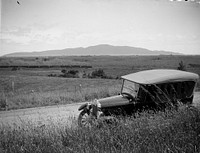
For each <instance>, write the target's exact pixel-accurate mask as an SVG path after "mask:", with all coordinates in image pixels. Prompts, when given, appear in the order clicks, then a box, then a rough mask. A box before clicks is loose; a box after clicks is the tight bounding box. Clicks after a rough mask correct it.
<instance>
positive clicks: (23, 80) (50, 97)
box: [0, 76, 121, 110]
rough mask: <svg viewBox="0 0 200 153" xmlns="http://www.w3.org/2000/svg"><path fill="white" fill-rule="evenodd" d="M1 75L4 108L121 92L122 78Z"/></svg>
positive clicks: (25, 106) (61, 101)
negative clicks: (13, 76) (8, 76)
mask: <svg viewBox="0 0 200 153" xmlns="http://www.w3.org/2000/svg"><path fill="white" fill-rule="evenodd" d="M14 81H15V82H14V83H15V84H14V87H13V86H12V85H13V84H12V79H9V78H7V77H5V78H3V77H2V78H1V83H0V85H1V86H0V91H1V92H0V108H1V110H5V107H6V109H7V110H10V109H21V108H30V107H40V106H50V105H60V104H70V103H77V102H85V101H91V100H94V99H95V98H105V97H109V96H112V95H117V94H118V93H119V92H120V87H121V81H120V80H111V79H75V78H49V77H37V76H16V77H15V80H14Z"/></svg>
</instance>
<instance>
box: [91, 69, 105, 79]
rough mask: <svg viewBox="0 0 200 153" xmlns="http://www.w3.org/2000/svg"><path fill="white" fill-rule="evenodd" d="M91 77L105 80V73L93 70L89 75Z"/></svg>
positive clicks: (101, 70)
mask: <svg viewBox="0 0 200 153" xmlns="http://www.w3.org/2000/svg"><path fill="white" fill-rule="evenodd" d="M91 77H92V78H106V74H105V72H104V71H103V69H97V70H94V71H93V72H92V73H91Z"/></svg>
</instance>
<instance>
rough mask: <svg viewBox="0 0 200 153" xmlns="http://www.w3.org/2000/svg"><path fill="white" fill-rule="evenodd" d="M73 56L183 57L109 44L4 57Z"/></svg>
mask: <svg viewBox="0 0 200 153" xmlns="http://www.w3.org/2000/svg"><path fill="white" fill-rule="evenodd" d="M73 55H82V56H84V55H85V56H86V55H114V56H117V55H181V54H180V53H175V52H169V51H151V50H148V49H144V48H137V47H129V46H112V45H107V44H102V45H96V46H90V47H86V48H83V47H79V48H66V49H62V50H47V51H40V52H16V53H11V54H6V55H4V57H32V56H36V57H38V56H73Z"/></svg>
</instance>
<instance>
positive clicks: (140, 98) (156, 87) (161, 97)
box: [78, 69, 199, 127]
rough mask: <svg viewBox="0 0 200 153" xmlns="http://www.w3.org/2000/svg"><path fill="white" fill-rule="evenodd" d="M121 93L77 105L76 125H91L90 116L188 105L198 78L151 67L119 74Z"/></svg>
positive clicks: (95, 117)
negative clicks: (122, 74) (151, 68)
mask: <svg viewBox="0 0 200 153" xmlns="http://www.w3.org/2000/svg"><path fill="white" fill-rule="evenodd" d="M121 78H122V88H121V93H120V94H119V95H116V96H112V97H108V98H103V99H99V100H97V99H95V100H94V101H93V102H88V103H85V104H83V105H81V106H80V107H79V109H78V110H79V111H81V112H80V114H79V117H78V124H79V125H80V126H85V127H87V126H91V124H92V121H94V119H98V118H100V117H104V118H105V117H107V118H109V117H111V116H116V115H133V114H135V113H136V112H140V111H144V110H146V109H147V110H153V111H157V110H163V109H164V110H165V109H166V107H169V108H178V106H179V104H191V103H192V101H193V94H194V90H195V87H196V84H197V81H198V79H199V76H198V75H197V74H195V73H191V72H186V71H180V70H172V69H154V70H145V71H140V72H137V73H132V74H128V75H125V76H122V77H121Z"/></svg>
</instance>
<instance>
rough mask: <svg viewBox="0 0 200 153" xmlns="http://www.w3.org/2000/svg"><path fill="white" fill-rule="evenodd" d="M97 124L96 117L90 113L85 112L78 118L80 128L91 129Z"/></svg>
mask: <svg viewBox="0 0 200 153" xmlns="http://www.w3.org/2000/svg"><path fill="white" fill-rule="evenodd" d="M94 122H95V117H94V116H92V114H91V112H90V111H86V110H83V111H82V112H81V113H80V114H79V116H78V125H79V126H80V127H87V128H90V127H92V125H93V124H94Z"/></svg>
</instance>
